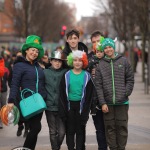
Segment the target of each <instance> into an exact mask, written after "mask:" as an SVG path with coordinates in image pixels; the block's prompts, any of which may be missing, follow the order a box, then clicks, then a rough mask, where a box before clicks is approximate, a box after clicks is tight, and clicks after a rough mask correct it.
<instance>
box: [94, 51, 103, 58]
mask: <svg viewBox="0 0 150 150" xmlns="http://www.w3.org/2000/svg"><path fill="white" fill-rule="evenodd" d="M96 56H97V57H98V58H99V59H100V58H102V57H103V56H104V52H101V51H98V50H96Z"/></svg>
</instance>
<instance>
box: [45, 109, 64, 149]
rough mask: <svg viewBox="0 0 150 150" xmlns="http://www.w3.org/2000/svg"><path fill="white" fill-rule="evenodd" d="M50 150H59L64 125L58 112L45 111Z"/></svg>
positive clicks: (62, 138)
mask: <svg viewBox="0 0 150 150" xmlns="http://www.w3.org/2000/svg"><path fill="white" fill-rule="evenodd" d="M46 118H47V123H48V127H49V135H50V143H51V147H52V150H59V149H60V146H61V145H62V142H63V140H64V136H65V124H64V123H63V121H62V119H61V118H60V117H59V115H58V112H57V111H56V112H54V111H53V112H52V111H46Z"/></svg>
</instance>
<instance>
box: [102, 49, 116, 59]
mask: <svg viewBox="0 0 150 150" xmlns="http://www.w3.org/2000/svg"><path fill="white" fill-rule="evenodd" d="M104 53H105V54H106V55H107V56H108V57H110V58H114V57H115V54H114V53H115V51H114V49H113V48H112V47H111V46H106V47H105V49H104Z"/></svg>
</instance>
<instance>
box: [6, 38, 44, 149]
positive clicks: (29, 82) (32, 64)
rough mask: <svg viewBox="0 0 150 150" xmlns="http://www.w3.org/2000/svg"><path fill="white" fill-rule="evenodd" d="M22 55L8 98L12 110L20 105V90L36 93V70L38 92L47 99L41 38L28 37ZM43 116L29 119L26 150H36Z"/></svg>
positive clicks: (26, 95) (17, 62)
mask: <svg viewBox="0 0 150 150" xmlns="http://www.w3.org/2000/svg"><path fill="white" fill-rule="evenodd" d="M22 54H23V57H20V58H19V60H18V61H17V60H16V62H15V64H14V66H13V75H12V82H11V88H10V94H9V98H8V107H10V108H12V107H13V105H14V104H15V103H19V102H16V99H17V96H18V91H19V90H20V89H21V90H23V89H25V88H28V89H30V90H32V91H34V92H36V81H37V73H36V69H35V68H37V71H38V76H39V77H38V78H39V82H38V92H39V94H41V96H42V97H43V99H45V98H46V91H45V87H44V83H45V77H44V72H43V69H42V68H41V67H40V66H39V64H38V60H39V59H40V58H42V57H43V55H44V50H43V47H42V42H41V38H40V37H39V36H36V35H30V36H28V37H27V39H26V43H25V44H23V46H22ZM30 95H31V94H30V92H27V93H25V97H28V96H30ZM42 114H43V113H39V114H37V115H35V116H33V117H31V118H30V119H28V123H29V129H30V130H29V133H28V135H27V137H26V139H25V142H24V145H23V147H24V148H29V149H31V150H34V149H35V146H36V142H37V138H38V134H39V132H40V130H41V118H42Z"/></svg>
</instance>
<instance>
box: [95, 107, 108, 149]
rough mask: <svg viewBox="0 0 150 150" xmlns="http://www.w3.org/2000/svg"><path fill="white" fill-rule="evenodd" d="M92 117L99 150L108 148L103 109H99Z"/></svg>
mask: <svg viewBox="0 0 150 150" xmlns="http://www.w3.org/2000/svg"><path fill="white" fill-rule="evenodd" d="M92 118H93V121H94V125H95V129H96V138H97V143H98V150H107V143H106V137H105V127H104V120H103V112H102V111H101V110H97V112H96V116H92Z"/></svg>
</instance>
